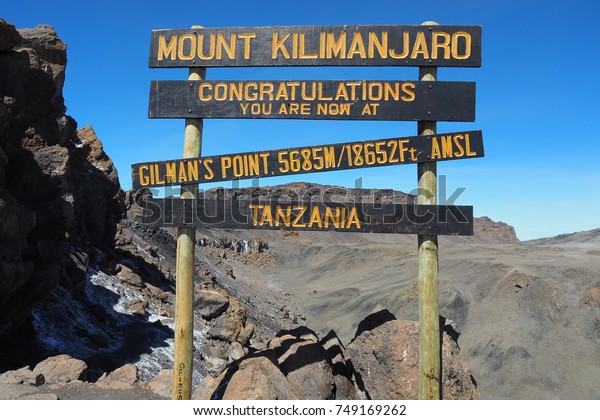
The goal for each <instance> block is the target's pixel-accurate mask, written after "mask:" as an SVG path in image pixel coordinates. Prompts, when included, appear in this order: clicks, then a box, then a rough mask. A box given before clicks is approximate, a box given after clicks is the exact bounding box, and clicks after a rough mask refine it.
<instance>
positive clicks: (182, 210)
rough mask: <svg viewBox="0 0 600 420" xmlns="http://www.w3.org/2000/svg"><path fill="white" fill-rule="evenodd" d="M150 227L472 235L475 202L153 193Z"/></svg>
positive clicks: (147, 214)
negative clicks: (162, 196)
mask: <svg viewBox="0 0 600 420" xmlns="http://www.w3.org/2000/svg"><path fill="white" fill-rule="evenodd" d="M142 223H143V224H144V225H146V226H149V227H196V228H206V229H208V228H210V229H279V230H281V229H289V230H310V231H338V232H361V233H404V234H428V235H472V234H473V207H471V206H454V205H453V206H436V205H417V204H373V203H353V202H326V203H324V202H316V201H312V202H308V201H293V200H289V199H288V200H285V199H271V200H269V199H266V200H260V201H258V200H257V201H250V200H232V199H221V200H219V199H207V200H203V199H195V200H191V199H180V198H165V199H149V200H147V201H145V202H144V213H143V214H142Z"/></svg>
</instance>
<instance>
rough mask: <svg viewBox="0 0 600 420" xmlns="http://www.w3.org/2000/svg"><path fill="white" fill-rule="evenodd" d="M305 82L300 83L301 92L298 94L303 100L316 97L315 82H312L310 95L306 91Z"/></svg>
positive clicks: (310, 99) (311, 99)
mask: <svg viewBox="0 0 600 420" xmlns="http://www.w3.org/2000/svg"><path fill="white" fill-rule="evenodd" d="M307 84H308V82H304V83H302V93H301V94H300V95H301V96H302V99H303V100H305V101H314V100H315V99H316V98H317V82H312V94H311V95H310V96H309V95H308V94H307V93H306V85H307Z"/></svg>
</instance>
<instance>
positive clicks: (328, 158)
mask: <svg viewBox="0 0 600 420" xmlns="http://www.w3.org/2000/svg"><path fill="white" fill-rule="evenodd" d="M323 152H324V159H325V168H335V148H334V147H333V146H329V147H324V148H323Z"/></svg>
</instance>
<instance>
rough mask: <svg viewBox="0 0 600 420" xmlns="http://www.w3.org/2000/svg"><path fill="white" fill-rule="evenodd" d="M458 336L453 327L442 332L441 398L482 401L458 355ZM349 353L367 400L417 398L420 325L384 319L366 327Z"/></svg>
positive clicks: (464, 364) (356, 376) (358, 382)
mask: <svg viewBox="0 0 600 420" xmlns="http://www.w3.org/2000/svg"><path fill="white" fill-rule="evenodd" d="M386 312H387V311H386ZM375 315H376V314H375ZM359 327H360V326H359ZM457 336H458V334H457V333H456V332H455V331H454V330H452V329H450V328H449V329H448V330H445V331H444V333H443V344H442V360H443V364H442V398H444V399H479V398H480V393H479V389H478V388H477V385H476V383H475V381H474V379H473V377H472V376H471V373H470V370H469V368H468V366H467V364H466V363H465V361H464V360H463V359H462V358H461V357H460V355H459V349H458V345H457V343H456V341H455V337H457ZM347 351H348V354H349V357H350V359H351V360H352V364H353V366H354V369H355V380H356V384H357V386H358V387H359V389H360V390H362V391H364V392H365V394H366V396H367V397H368V398H370V399H376V400H404V399H417V398H418V378H417V374H418V366H419V324H418V323H417V322H415V321H401V320H385V321H384V322H383V323H371V325H370V328H363V331H362V332H361V333H360V334H359V335H358V336H357V337H356V338H355V339H354V340H353V341H352V342H351V343H350V344H349V345H348V347H347Z"/></svg>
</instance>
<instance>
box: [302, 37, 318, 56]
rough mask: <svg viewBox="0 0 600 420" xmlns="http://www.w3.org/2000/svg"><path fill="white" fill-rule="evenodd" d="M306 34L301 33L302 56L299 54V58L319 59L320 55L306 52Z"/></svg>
mask: <svg viewBox="0 0 600 420" xmlns="http://www.w3.org/2000/svg"><path fill="white" fill-rule="evenodd" d="M305 36H306V34H305V33H304V32H301V33H300V54H299V58H317V57H318V55H317V53H313V54H308V53H306V52H305V51H304V49H305V47H304V38H305Z"/></svg>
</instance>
